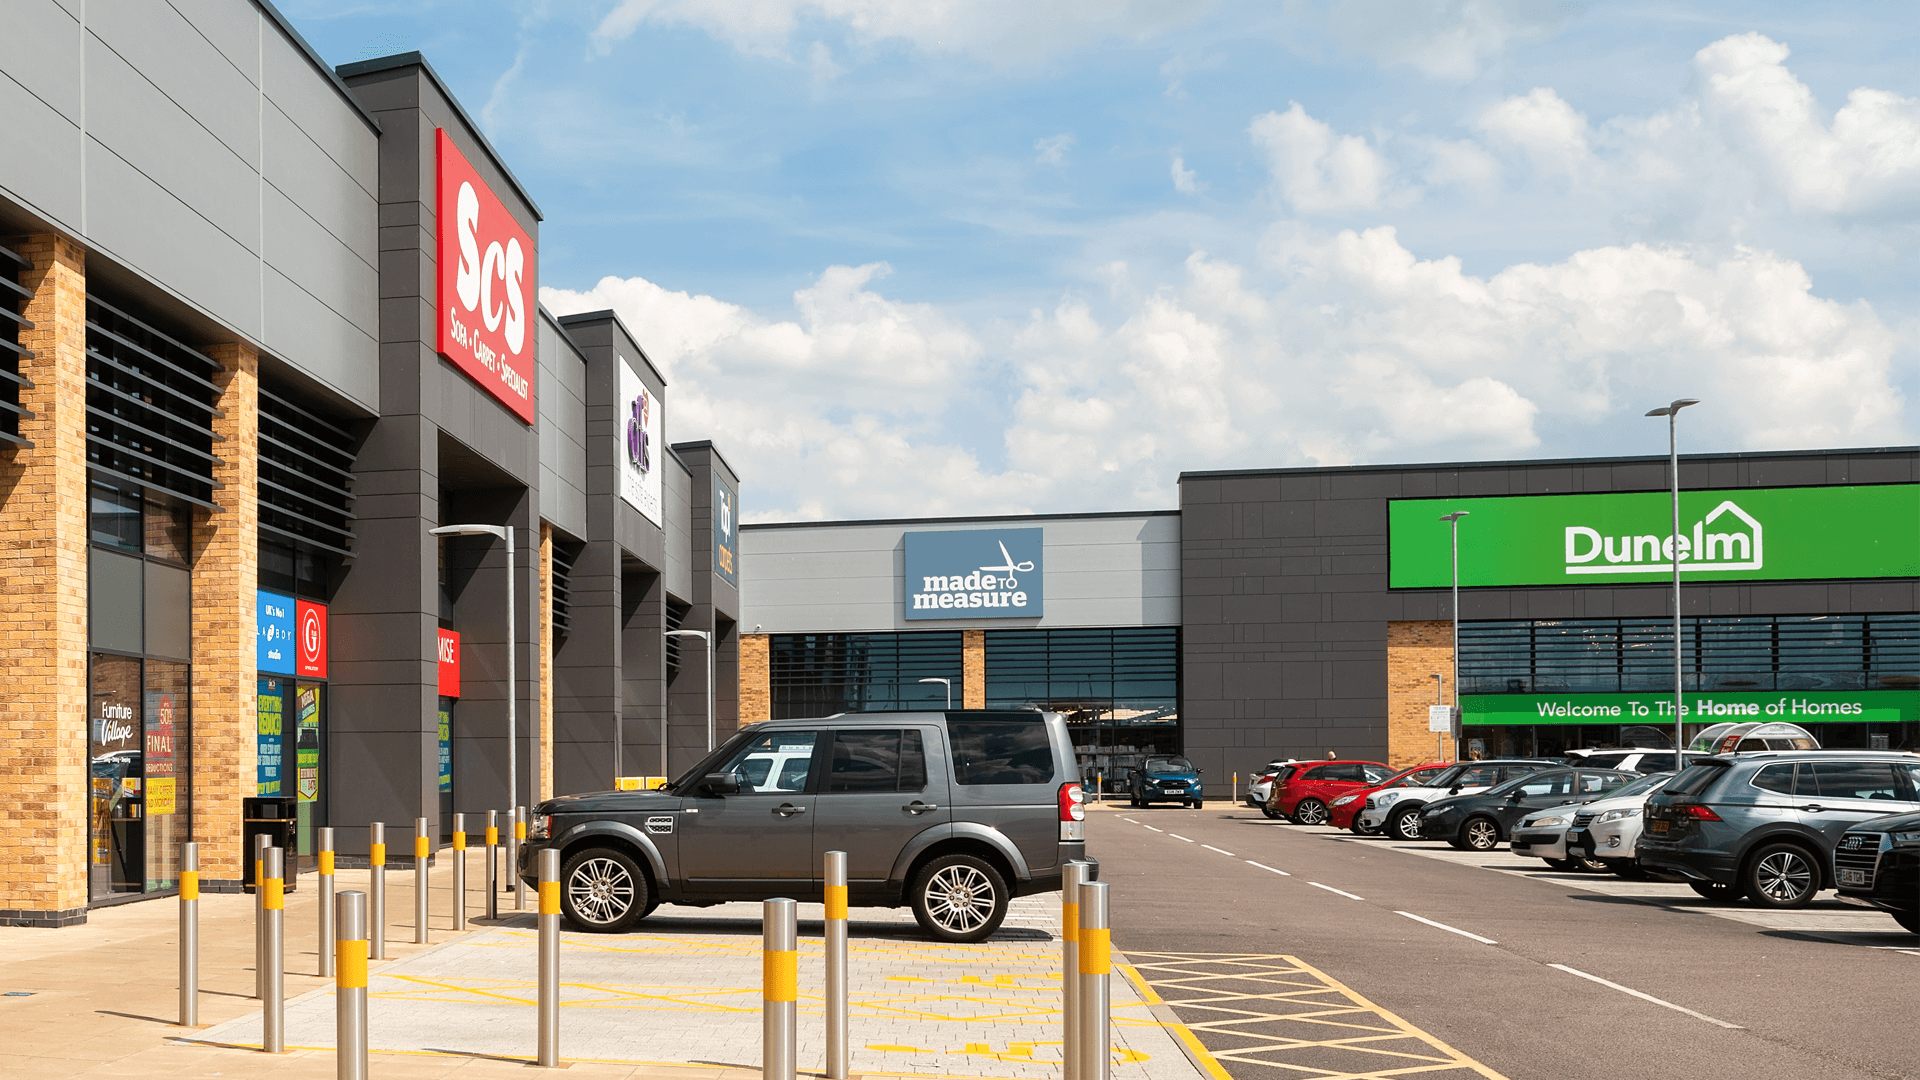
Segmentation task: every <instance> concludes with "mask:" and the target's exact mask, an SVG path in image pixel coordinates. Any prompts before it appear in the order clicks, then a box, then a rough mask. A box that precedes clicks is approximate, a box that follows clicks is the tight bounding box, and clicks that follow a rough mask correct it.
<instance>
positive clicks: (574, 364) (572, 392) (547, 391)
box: [534, 308, 587, 539]
mask: <svg viewBox="0 0 1920 1080" xmlns="http://www.w3.org/2000/svg"><path fill="white" fill-rule="evenodd" d="M538 326H539V334H538V336H537V337H536V339H535V340H536V344H537V354H536V355H537V359H538V361H539V372H540V381H539V384H538V386H537V387H536V388H535V392H534V404H535V407H536V408H538V409H539V415H540V514H541V516H542V517H544V518H546V519H547V520H548V521H550V522H552V523H553V525H554V527H555V528H558V529H561V530H563V531H565V532H566V533H567V534H568V535H570V536H572V537H573V538H575V539H584V538H585V537H586V535H587V486H586V485H587V358H586V357H584V356H582V355H580V351H579V350H578V349H576V348H574V347H573V342H572V341H569V340H568V339H567V334H566V332H565V331H564V330H561V329H560V325H559V324H558V323H556V322H554V321H553V317H552V316H551V315H548V314H547V310H546V309H545V308H541V309H540V320H539V323H538Z"/></svg>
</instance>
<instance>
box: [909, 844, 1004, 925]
mask: <svg viewBox="0 0 1920 1080" xmlns="http://www.w3.org/2000/svg"><path fill="white" fill-rule="evenodd" d="M909 895H910V896H911V897H912V899H913V918H914V921H915V922H918V923H919V924H920V929H922V930H925V931H926V932H927V934H928V935H929V936H931V937H933V938H935V939H937V940H940V941H957V942H973V941H981V940H984V939H985V938H986V937H987V936H988V935H990V934H992V933H993V932H994V931H995V930H998V929H1000V923H1001V922H1002V921H1003V920H1005V919H1006V917H1007V900H1008V892H1007V883H1006V881H1005V879H1003V878H1002V877H1001V876H1000V872H999V871H998V870H995V869H994V868H993V864H992V863H989V862H987V861H986V860H985V859H978V858H975V857H973V856H972V855H942V856H940V857H939V858H937V859H934V860H933V861H931V862H929V863H927V865H925V866H923V867H921V868H920V873H918V874H916V875H915V876H914V879H913V887H912V889H911V890H909Z"/></svg>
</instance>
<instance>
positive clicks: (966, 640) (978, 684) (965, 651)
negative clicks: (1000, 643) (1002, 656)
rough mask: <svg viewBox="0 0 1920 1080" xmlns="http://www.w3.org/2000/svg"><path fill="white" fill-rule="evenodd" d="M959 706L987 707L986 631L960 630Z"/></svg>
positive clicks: (971, 707) (964, 707)
mask: <svg viewBox="0 0 1920 1080" xmlns="http://www.w3.org/2000/svg"><path fill="white" fill-rule="evenodd" d="M960 707H961V708H963V709H984V708H986V707H987V632H986V631H985V630H962V631H960Z"/></svg>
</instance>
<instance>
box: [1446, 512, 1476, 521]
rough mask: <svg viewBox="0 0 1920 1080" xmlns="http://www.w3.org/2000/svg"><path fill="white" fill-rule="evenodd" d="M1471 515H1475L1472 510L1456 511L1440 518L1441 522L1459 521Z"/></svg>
mask: <svg viewBox="0 0 1920 1080" xmlns="http://www.w3.org/2000/svg"><path fill="white" fill-rule="evenodd" d="M1471 513H1473V511H1471V510H1455V511H1454V512H1453V513H1451V514H1442V515H1441V516H1440V520H1441V521H1459V520H1460V519H1461V518H1463V517H1466V516H1467V515H1468V514H1471Z"/></svg>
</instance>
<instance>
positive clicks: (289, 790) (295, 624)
mask: <svg viewBox="0 0 1920 1080" xmlns="http://www.w3.org/2000/svg"><path fill="white" fill-rule="evenodd" d="M255 635H256V638H257V642H256V654H257V657H256V666H257V667H258V669H259V678H258V682H257V683H256V684H255V689H254V738H255V740H256V741H255V744H254V751H255V753H254V761H255V765H254V770H255V774H254V794H256V795H263V796H279V797H282V798H285V797H287V796H293V797H294V798H295V800H296V802H295V812H296V814H297V815H298V822H297V826H296V829H295V839H294V845H295V849H296V851H295V854H296V856H297V857H298V858H299V859H300V860H301V862H300V866H301V867H302V868H303V869H304V868H308V867H311V866H312V865H313V864H314V862H315V861H317V860H316V854H315V853H316V852H317V850H318V849H317V847H316V846H315V837H314V830H315V829H318V828H321V827H323V826H325V825H326V824H327V775H326V770H327V685H326V683H325V682H323V681H321V680H322V679H324V677H325V676H326V673H327V608H326V605H324V604H319V603H315V602H313V601H309V600H301V599H297V598H296V597H292V596H287V595H284V594H282V593H275V592H268V591H266V590H261V592H260V593H259V595H258V599H257V607H256V614H255Z"/></svg>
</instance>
